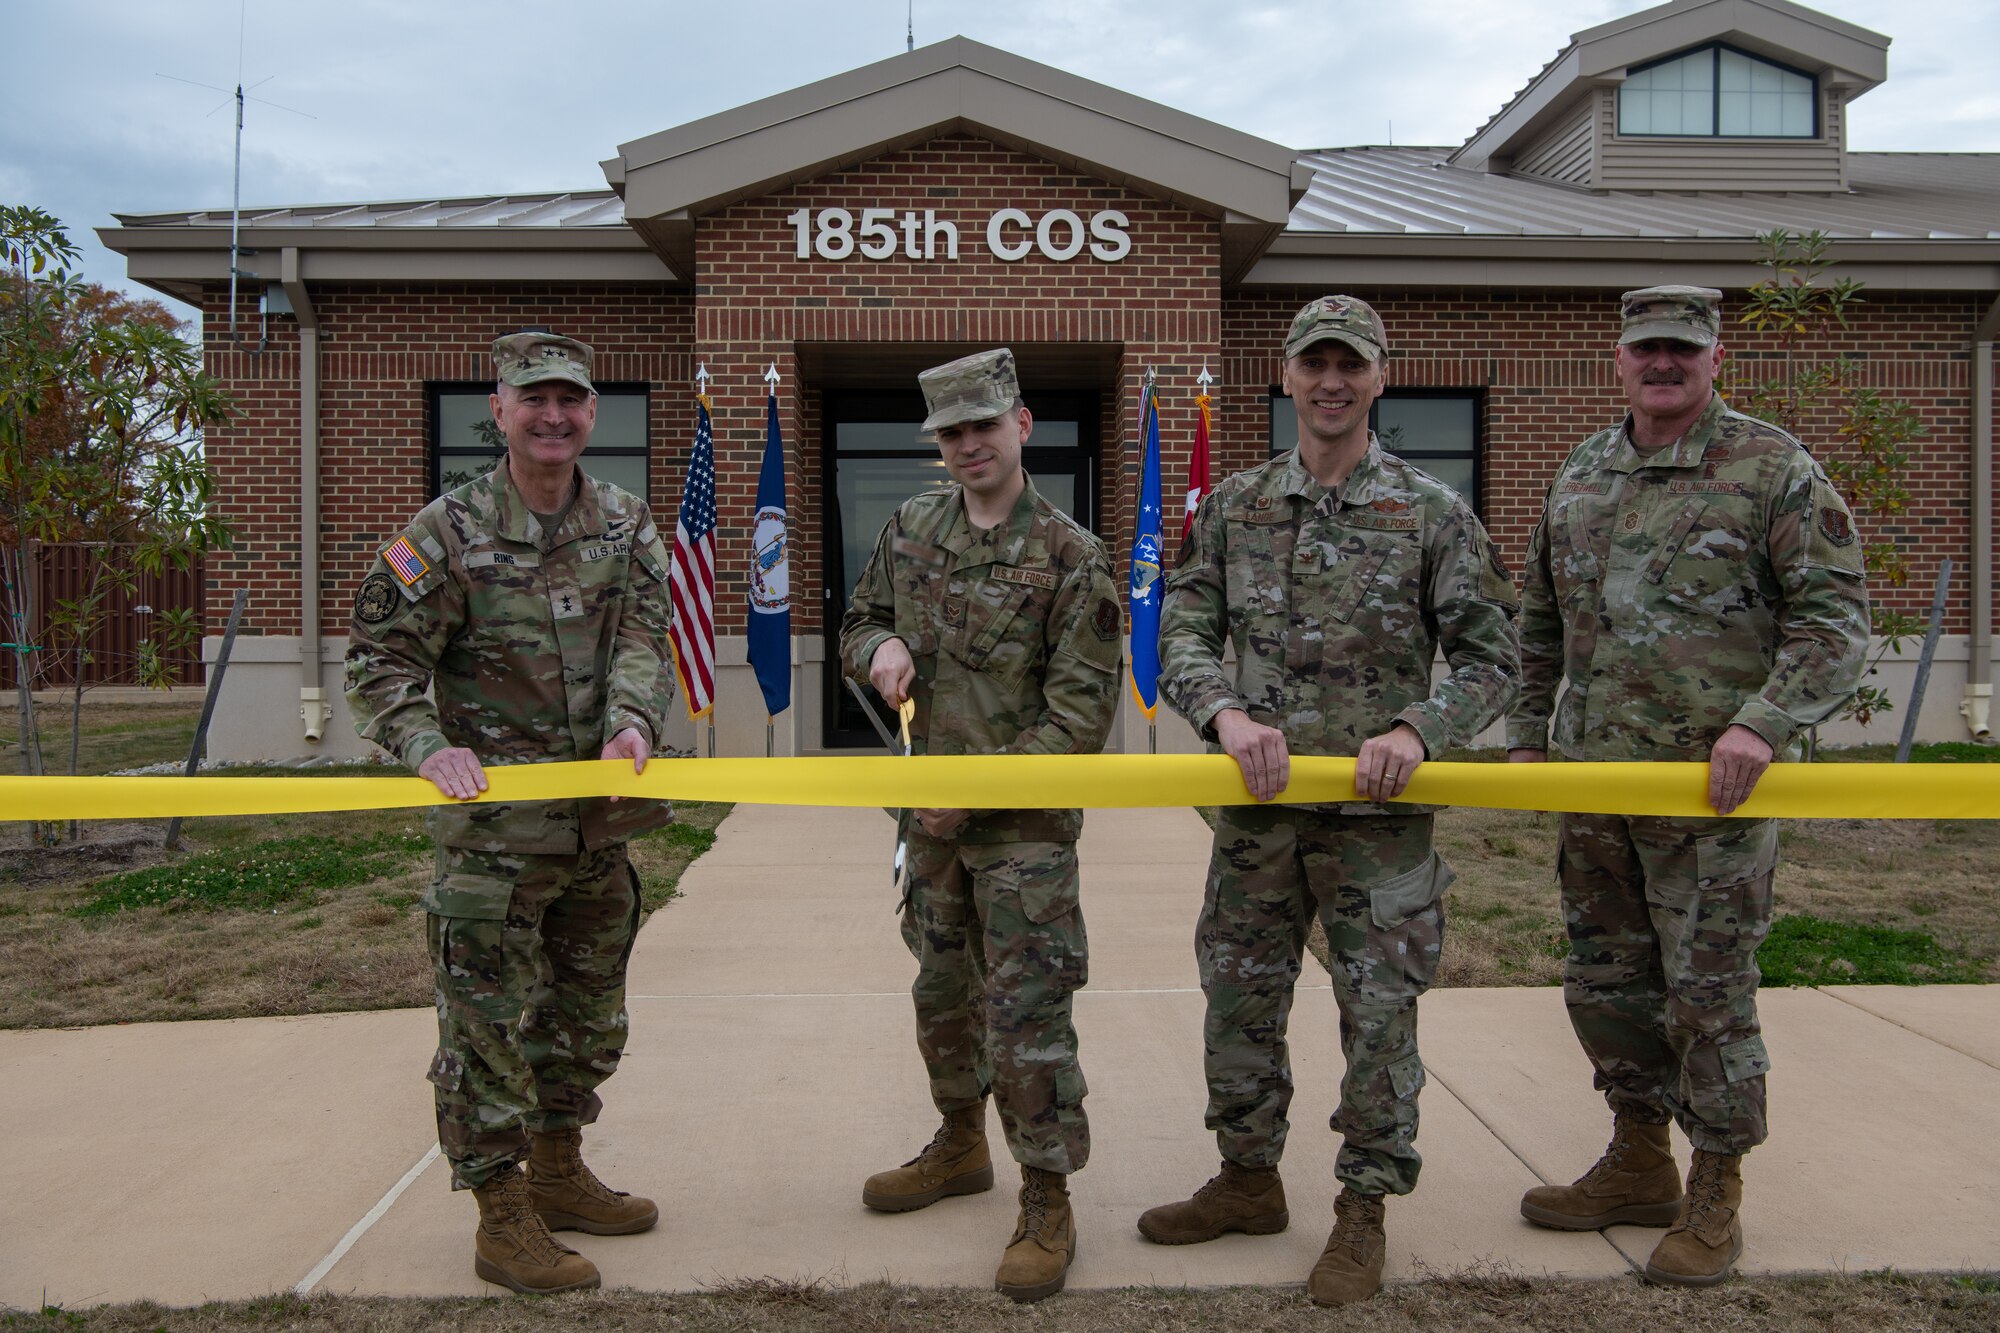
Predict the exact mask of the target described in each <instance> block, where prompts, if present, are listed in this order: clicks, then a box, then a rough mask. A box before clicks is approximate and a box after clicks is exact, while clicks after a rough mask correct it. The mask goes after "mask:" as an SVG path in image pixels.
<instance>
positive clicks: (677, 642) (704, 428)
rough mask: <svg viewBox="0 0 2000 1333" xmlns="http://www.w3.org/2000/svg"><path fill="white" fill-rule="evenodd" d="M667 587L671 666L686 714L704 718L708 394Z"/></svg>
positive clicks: (711, 590) (710, 510) (710, 519)
mask: <svg viewBox="0 0 2000 1333" xmlns="http://www.w3.org/2000/svg"><path fill="white" fill-rule="evenodd" d="M668 582H669V585H670V586H671V587H672V589H673V596H674V625H673V630H672V632H671V633H670V634H669V635H668V641H669V642H671V643H672V644H673V647H674V669H675V671H676V672H678V673H679V675H680V680H681V697H682V698H683V699H686V700H687V710H688V716H689V717H706V716H708V714H709V711H710V710H711V709H713V708H714V707H715V440H714V437H713V436H712V435H711V434H710V431H709V424H708V398H707V396H706V395H702V396H700V397H697V398H696V399H695V424H694V457H693V458H692V459H690V460H689V461H688V479H687V489H685V490H683V491H682V492H681V512H680V516H679V517H678V518H676V519H675V520H674V558H673V565H672V570H671V574H670V577H669V580H668Z"/></svg>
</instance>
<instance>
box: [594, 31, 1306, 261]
mask: <svg viewBox="0 0 2000 1333" xmlns="http://www.w3.org/2000/svg"><path fill="white" fill-rule="evenodd" d="M955 133H971V134H976V135H978V136H980V137H982V138H986V139H990V140H992V141H993V142H995V143H998V144H1000V145H1002V146H1004V147H1008V148H1012V149H1015V150H1017V151H1020V152H1025V153H1032V154H1034V155H1035V156H1037V157H1041V158H1045V159H1047V160H1048V161H1051V162H1054V163H1057V164H1058V165H1061V166H1064V167H1068V168H1070V169H1072V170H1074V171H1076V172H1078V173H1079V174H1082V175H1090V176H1096V177H1099V178H1101V179H1103V180H1106V181H1109V182H1111V183H1112V184H1116V185H1124V186H1128V187H1130V188H1132V189H1134V190H1137V191H1139V192H1140V193H1143V194H1147V195H1151V196H1152V197H1154V198H1157V199H1161V200H1163V201H1166V202H1170V203H1175V204H1179V205H1182V206H1183V207H1186V208H1189V209H1191V210H1193V211H1195V212H1197V213H1202V214H1205V215H1207V216H1209V217H1213V218H1216V219H1218V220H1219V221H1220V222H1221V224H1222V277H1223V281H1225V282H1227V281H1229V280H1231V279H1232V278H1234V277H1235V276H1236V275H1237V274H1238V273H1239V272H1240V271H1241V270H1242V269H1243V268H1245V267H1247V266H1248V264H1249V263H1250V262H1251V261H1252V260H1254V258H1255V256H1256V255H1257V254H1258V253H1259V252H1260V251H1261V250H1262V249H1263V248H1264V246H1265V245H1267V244H1269V242H1270V241H1271V240H1272V239H1273V238H1275V237H1276V236H1277V235H1278V233H1279V232H1280V231H1282V230H1283V229H1284V226H1285V220H1286V217H1287V216H1288V214H1289V213H1290V211H1291V205H1292V202H1293V200H1294V199H1296V198H1297V197H1298V193H1299V190H1301V189H1303V186H1304V182H1303V178H1301V180H1300V181H1299V183H1298V186H1297V187H1296V188H1295V187H1294V184H1293V176H1292V151H1291V150H1290V149H1289V148H1285V147H1282V146H1280V145H1278V144H1274V143H1271V142H1269V141H1268V140H1264V139H1259V138H1256V137H1255V136H1253V135H1249V134H1244V133H1242V132H1240V131H1238V130H1232V129H1229V128H1227V127H1226V126H1222V125H1217V124H1215V123H1214V122H1212V121H1206V120H1203V119H1201V118H1199V117H1197V116H1191V115H1188V114H1187V113H1186V112H1183V111H1176V110H1174V109H1173V108H1172V107H1167V106H1162V105H1160V104H1159V103H1157V102H1149V101H1147V100H1146V99H1145V98H1143V97H1135V96H1133V95H1132V94H1130V93H1124V92H1120V91H1118V90H1117V89H1115V88H1109V87H1106V86H1105V85H1103V84H1101V83H1094V82H1092V81H1090V80H1089V79H1083V78H1079V77H1077V76H1076V75H1073V74H1066V73H1064V72H1062V71H1061V70H1058V69H1052V68H1050V67H1049V66H1047V65H1043V64H1039V63H1037V62H1036V61H1032V60H1027V59H1024V58H1022V57H1020V56H1016V55H1011V54H1009V53H1008V52H1005V51H999V50H995V49H994V48H993V47H990V46H985V45H982V44H981V43H979V42H975V41H971V40H968V39H967V38H964V37H953V38H950V39H948V40H946V41H942V42H937V43H935V44H933V45H930V46H925V47H920V48H918V49H917V50H915V51H910V52H906V53H905V54H903V55H898V56H892V57H890V58H889V59H887V60H883V61H878V62H877V63H875V64H873V65H866V66H863V67H862V68H860V69H856V70H849V71H848V72H847V73H845V74H837V75H835V76H833V77H832V78H828V79H821V80H820V81H818V82H817V83H809V84H807V85H805V86H804V87H802V88H794V89H792V90H791V91H789V92H784V93H779V94H777V95H776V96H773V97H766V98H763V99H761V100H759V101H755V102H751V103H749V104H747V105H745V106H740V107H736V108H735V109H733V110H730V111H724V112H721V113H719V114H717V115H713V116H706V117H703V118H702V119H700V120H696V121H690V122H689V123H688V124H685V125H681V126H679V127H677V128H675V129H670V130H665V131H662V132H661V133H659V134H653V135H649V136H647V137H646V138H643V139H635V140H633V141H632V142H631V143H628V144H623V145H621V146H620V148H619V153H618V156H617V157H615V158H612V159H610V160H609V161H607V162H605V163H604V164H603V166H604V174H605V178H606V179H607V180H609V181H610V182H611V185H612V188H614V189H616V190H617V191H618V192H619V193H620V194H622V195H623V196H624V198H625V216H626V219H627V221H628V222H630V223H631V225H632V226H633V227H634V228H635V229H636V230H637V231H639V232H640V234H641V235H644V236H645V237H646V238H647V239H648V240H649V241H650V242H651V243H652V244H653V246H654V248H655V249H656V250H658V251H659V252H660V253H661V255H662V256H663V257H665V258H666V259H667V261H668V263H670V264H671V265H672V266H673V267H674V269H675V270H676V271H677V272H682V273H686V272H691V271H692V267H693V258H694V219H695V218H697V217H699V216H701V215H702V214H705V213H712V212H715V211H717V210H719V209H723V208H727V207H728V206H729V205H731V204H733V203H736V202H738V201H740V200H743V199H749V198H754V197H756V196H758V195H762V194H768V193H770V192H771V191H773V190H776V189H781V188H783V187H784V186H786V185H789V184H792V183H795V182H798V181H804V180H809V179H811V178H813V177H815V176H819V175H823V174H825V173H827V172H829V171H837V170H840V169H841V168H843V167H847V166H852V165H855V164H858V163H861V162H864V161H867V160H868V159H870V158H873V157H878V156H880V155H882V154H883V153H887V152H893V151H896V150H898V149H901V148H908V147H913V146H915V145H917V144H921V143H925V142H928V141H929V140H931V139H935V138H938V137H939V136H941V135H946V134H955Z"/></svg>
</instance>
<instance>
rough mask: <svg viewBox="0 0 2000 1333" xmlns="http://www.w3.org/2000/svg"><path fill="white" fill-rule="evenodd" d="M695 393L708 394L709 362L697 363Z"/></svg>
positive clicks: (695, 368)
mask: <svg viewBox="0 0 2000 1333" xmlns="http://www.w3.org/2000/svg"><path fill="white" fill-rule="evenodd" d="M694 391H695V392H696V393H703V394H705V393H707V392H708V362H706V361H698V362H696V363H695V367H694Z"/></svg>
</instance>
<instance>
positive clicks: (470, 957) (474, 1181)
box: [430, 843, 639, 1189]
mask: <svg viewBox="0 0 2000 1333" xmlns="http://www.w3.org/2000/svg"><path fill="white" fill-rule="evenodd" d="M438 879H439V883H440V884H441V885H447V884H455V885H459V886H463V887H464V888H466V889H468V890H471V889H475V888H476V887H477V886H478V884H479V882H480V881H482V880H483V881H486V882H488V883H489V884H493V883H498V884H505V885H508V886H509V892H508V897H507V909H506V916H505V917H504V918H501V919H498V920H484V919H477V918H472V917H461V916H440V915H437V914H435V913H433V914H432V915H431V916H430V954H431V965H432V968H433V970H434V974H435V977H436V984H437V1014H438V1050H437V1057H436V1059H434V1060H433V1061H432V1062H431V1071H430V1080H431V1082H432V1083H433V1084H435V1085H436V1101H437V1122H438V1145H439V1146H440V1147H441V1148H442V1149H443V1150H444V1155H445V1157H446V1158H447V1159H448V1160H449V1161H450V1162H451V1173H452V1188H454V1189H476V1188H478V1186H480V1185H481V1184H483V1183H485V1181H486V1180H487V1178H488V1177H490V1176H491V1175H492V1174H493V1173H494V1172H495V1171H497V1170H499V1169H500V1168H501V1167H503V1166H505V1165H506V1164H507V1163H509V1162H517V1161H520V1160H521V1159H522V1158H524V1157H526V1156H527V1153H528V1137H527V1131H528V1130H530V1129H534V1130H549V1129H570V1128H575V1127H577V1126H579V1125H587V1124H589V1123H591V1122H592V1121H593V1120H595V1119H597V1112H598V1109H599V1107H600V1106H601V1105H602V1103H600V1102H599V1100H598V1097H597V1086H598V1084H600V1083H602V1082H604V1080H605V1079H607V1078H609V1077H611V1072H612V1071H613V1070H614V1069H616V1068H617V1067H618V1057H619V1056H620V1055H621V1054H623V1053H624V1050H625V1031H626V1017H625V964H626V961H627V960H628V959H629V958H630V957H631V954H632V940H633V936H634V934H635V933H636V931H637V929H638V924H639V883H638V879H637V877H636V876H635V875H634V874H633V872H632V866H631V862H630V861H628V860H627V859H626V856H625V845H624V844H623V843H615V844H613V845H612V846H609V847H604V848H600V849H598V850H597V851H594V852H582V853H579V854H575V855H568V856H545V855H529V854H524V853H511V852H486V851H473V850H470V849H467V848H462V847H441V848H439V849H438Z"/></svg>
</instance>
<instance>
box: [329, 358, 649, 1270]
mask: <svg viewBox="0 0 2000 1333" xmlns="http://www.w3.org/2000/svg"><path fill="white" fill-rule="evenodd" d="M493 359H494V362H495V364H496V366H497V368H498V373H499V383H498V384H497V385H496V386H495V388H494V393H493V396H492V409H493V417H494V420H495V421H496V422H498V423H499V426H500V429H501V431H502V433H503V434H504V435H505V436H506V440H507V453H506V456H505V457H504V458H503V459H502V460H501V461H500V463H499V465H498V466H496V467H495V468H494V469H493V471H492V473H491V474H489V475H488V476H485V477H482V478H480V479H478V480H476V481H472V482H468V483H466V484H465V485H463V486H461V487H459V488H458V489H456V490H454V491H452V492H451V493H450V494H448V495H445V496H443V497H441V498H439V499H437V500H434V501H432V502H431V504H430V505H428V506H427V507H426V508H425V509H424V510H423V512H422V513H420V514H418V515H417V516H416V518H415V519H413V520H412V521H411V523H410V525H409V527H408V528H406V529H405V530H404V531H403V533H402V534H401V535H400V536H398V537H397V538H396V540H395V541H393V542H392V543H390V544H389V545H388V546H386V547H385V548H383V551H382V553H381V555H380V556H379V557H378V558H377V560H376V562H375V565H374V568H373V569H372V570H371V571H370V572H369V574H368V576H367V578H366V579H364V580H363V582H362V584H361V591H360V594H359V596H358V597H357V598H356V599H355V604H354V623H353V630H352V641H351V643H352V646H351V647H350V648H349V649H348V653H347V698H348V702H349V703H350V704H351V705H352V706H353V709H354V713H355V716H356V717H357V718H358V719H360V723H359V725H360V730H361V734H362V735H363V736H365V737H367V738H368V739H370V740H372V741H375V742H376V743H378V744H380V745H382V746H383V747H384V748H386V749H388V750H389V751H390V752H392V753H393V754H395V756H396V757H397V758H398V759H400V760H402V761H403V763H404V764H406V765H407V766H408V767H410V768H411V769H414V770H415V771H416V772H417V773H418V774H419V775H420V776H422V777H425V778H429V779H430V780H431V781H432V782H435V783H436V784H437V786H438V789H439V790H440V791H442V792H443V793H444V794H445V795H447V796H452V797H457V798H459V799H461V800H464V799H468V798H470V797H473V796H475V795H477V794H478V793H479V792H481V791H484V790H485V789H486V786H487V783H486V777H485V773H484V768H485V766H487V765H498V764H531V763H542V762H549V761H555V760H566V759H600V758H601V759H629V760H630V761H631V762H632V767H633V771H634V772H640V771H643V770H644V768H645V766H646V758H647V756H648V755H649V754H650V753H651V751H652V749H653V747H654V745H655V744H656V743H657V741H658V737H659V736H660V734H661V729H662V727H663V726H664V725H665V722H666V717H667V709H668V705H669V704H670V702H671V701H672V694H673V685H672V677H671V675H670V674H669V673H668V671H667V670H666V668H665V666H664V665H663V663H664V659H665V657H666V653H667V621H668V610H667V608H668V600H667V595H666V578H667V558H666V553H665V552H664V550H663V549H662V548H661V545H660V539H659V534H658V532H657V531H656V529H655V528H654V526H653V520H652V518H651V517H650V515H649V514H648V513H647V510H646V505H645V502H644V501H642V500H640V499H638V498H637V497H636V496H632V495H628V494H626V493H625V492H624V491H621V490H619V489H618V488H617V487H615V486H609V485H606V484H604V483H602V482H597V481H593V480H592V479H591V478H589V477H587V476H585V475H584V473H583V471H582V470H581V469H580V468H579V467H578V466H577V462H576V460H577V456H578V455H580V454H581V453H582V452H583V450H584V448H585V446H586V445H588V444H589V442H590V433H591V428H592V426H593V425H594V424H595V422H596V418H597V395H596V393H595V392H594V391H593V390H592V388H591V383H590V369H591V359H592V358H591V350H590V348H589V347H587V346H585V345H584V344H582V343H580V342H577V341H576V340H574V339H571V338H564V337H558V336H555V335H552V334H538V333H519V334H513V335H510V336H507V337H503V338H500V339H498V340H496V341H495V342H494V344H493ZM426 687H432V692H433V693H434V695H435V698H436V702H435V703H433V702H432V701H431V699H430V698H427V697H426V695H425V690H426ZM672 817H673V812H672V810H671V808H670V807H668V806H667V805H666V804H665V803H664V802H657V801H642V800H630V801H619V800H618V798H616V797H611V798H603V799H599V798H592V799H585V800H565V801H534V802H509V803H504V804H497V803H479V804H468V805H463V806H456V805H454V806H443V807H439V808H437V809H436V810H435V811H434V812H433V820H432V833H433V835H434V837H435V839H436V842H437V849H438V851H437V857H438V870H437V878H436V880H435V881H434V882H433V883H432V885H431V887H430V888H429V889H428V890H427V891H426V892H425V894H424V896H423V899H422V902H423V906H424V908H425V910H426V911H427V912H429V914H430V917H429V939H430V954H431V962H432V964H433V966H434V968H435V971H436V979H437V1008H438V1051H437V1058H436V1060H435V1061H434V1062H433V1063H432V1065H431V1071H430V1079H431V1082H432V1083H433V1084H435V1085H436V1100H437V1120H438V1141H439V1144H440V1145H441V1146H442V1147H443V1149H444V1153H445V1156H446V1157H447V1158H448V1159H449V1160H450V1161H451V1164H452V1186H453V1188H455V1189H469V1190H471V1191H472V1192H473V1196H474V1198H475V1199H476V1200H477V1201H478V1204H479V1215H480V1225H479V1230H478V1233H477V1236H476V1238H475V1243H474V1266H475V1268H476V1270H477V1271H478V1273H479V1274H480V1276H482V1277H484V1278H486V1279H487V1280H488V1281H490V1282H497V1283H500V1284H501V1285H503V1286H507V1287H511V1288H513V1289H514V1290H516V1291H567V1290H571V1289H573V1288H577V1287H595V1286H597V1285H598V1275H597V1269H596V1268H595V1267H594V1266H593V1265H592V1264H591V1263H590V1261H589V1260H588V1259H585V1258H584V1257H583V1256H582V1255H580V1254H577V1253H576V1252H575V1251H573V1250H571V1249H569V1248H568V1247H567V1246H564V1245H562V1244H560V1243H559V1242H557V1241H556V1240H554V1238H553V1237H551V1236H550V1235H549V1231H550V1230H551V1229H554V1230H565V1229H567V1230H577V1231H586V1232H590V1233H592V1234H594V1235H621V1234H625V1233H629V1232H635V1231H644V1230H646V1229H647V1228H648V1227H650V1226H652V1225H653V1223H654V1222H655V1221H656V1220H657V1219H658V1217H659V1210H658V1209H657V1208H655V1207H654V1206H653V1204H652V1203H651V1201H649V1200H646V1199H640V1198H634V1197H632V1196H630V1195H626V1194H621V1193H618V1192H616V1191H614V1190H610V1189H607V1188H606V1187H605V1186H604V1185H603V1183H602V1182H600V1181H599V1180H598V1179H597V1177H596V1176H595V1175H593V1174H592V1173H591V1171H590V1169H589V1168H588V1167H587V1166H585V1165H584V1163H583V1160H582V1157H581V1155H580V1151H579V1144H580V1141H581V1127H582V1126H584V1125H587V1124H589V1123H591V1122H592V1121H593V1120H595V1119H596V1118H597V1113H598V1110H599V1107H600V1103H599V1101H598V1096H597V1091H596V1089H597V1086H598V1084H600V1083H602V1082H603V1081H604V1080H605V1079H606V1078H608V1077H610V1075H611V1072H612V1070H614V1069H615V1068H617V1065H618V1057H619V1055H620V1053H621V1052H622V1051H623V1049H624V1046H625V1030H626V1016H625V964H626V960H627V958H629V957H630V955H631V950H632V936H633V932H634V931H635V930H636V929H637V927H638V922H639V886H638V881H637V879H636V878H635V877H634V875H633V872H632V867H631V863H630V862H629V861H628V860H627V858H626V854H625V840H626V839H627V838H629V837H631V836H632V835H634V834H636V833H641V832H644V831H645V830H647V829H652V828H658V827H659V826H660V825H662V824H665V823H667V822H668V821H669V820H670V819H672ZM524 1158H525V1159H526V1160H527V1162H528V1174H527V1175H526V1176H525V1177H524V1176H523V1174H522V1173H521V1172H520V1171H519V1170H517V1169H516V1164H517V1163H518V1162H520V1161H521V1160H522V1159H524Z"/></svg>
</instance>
